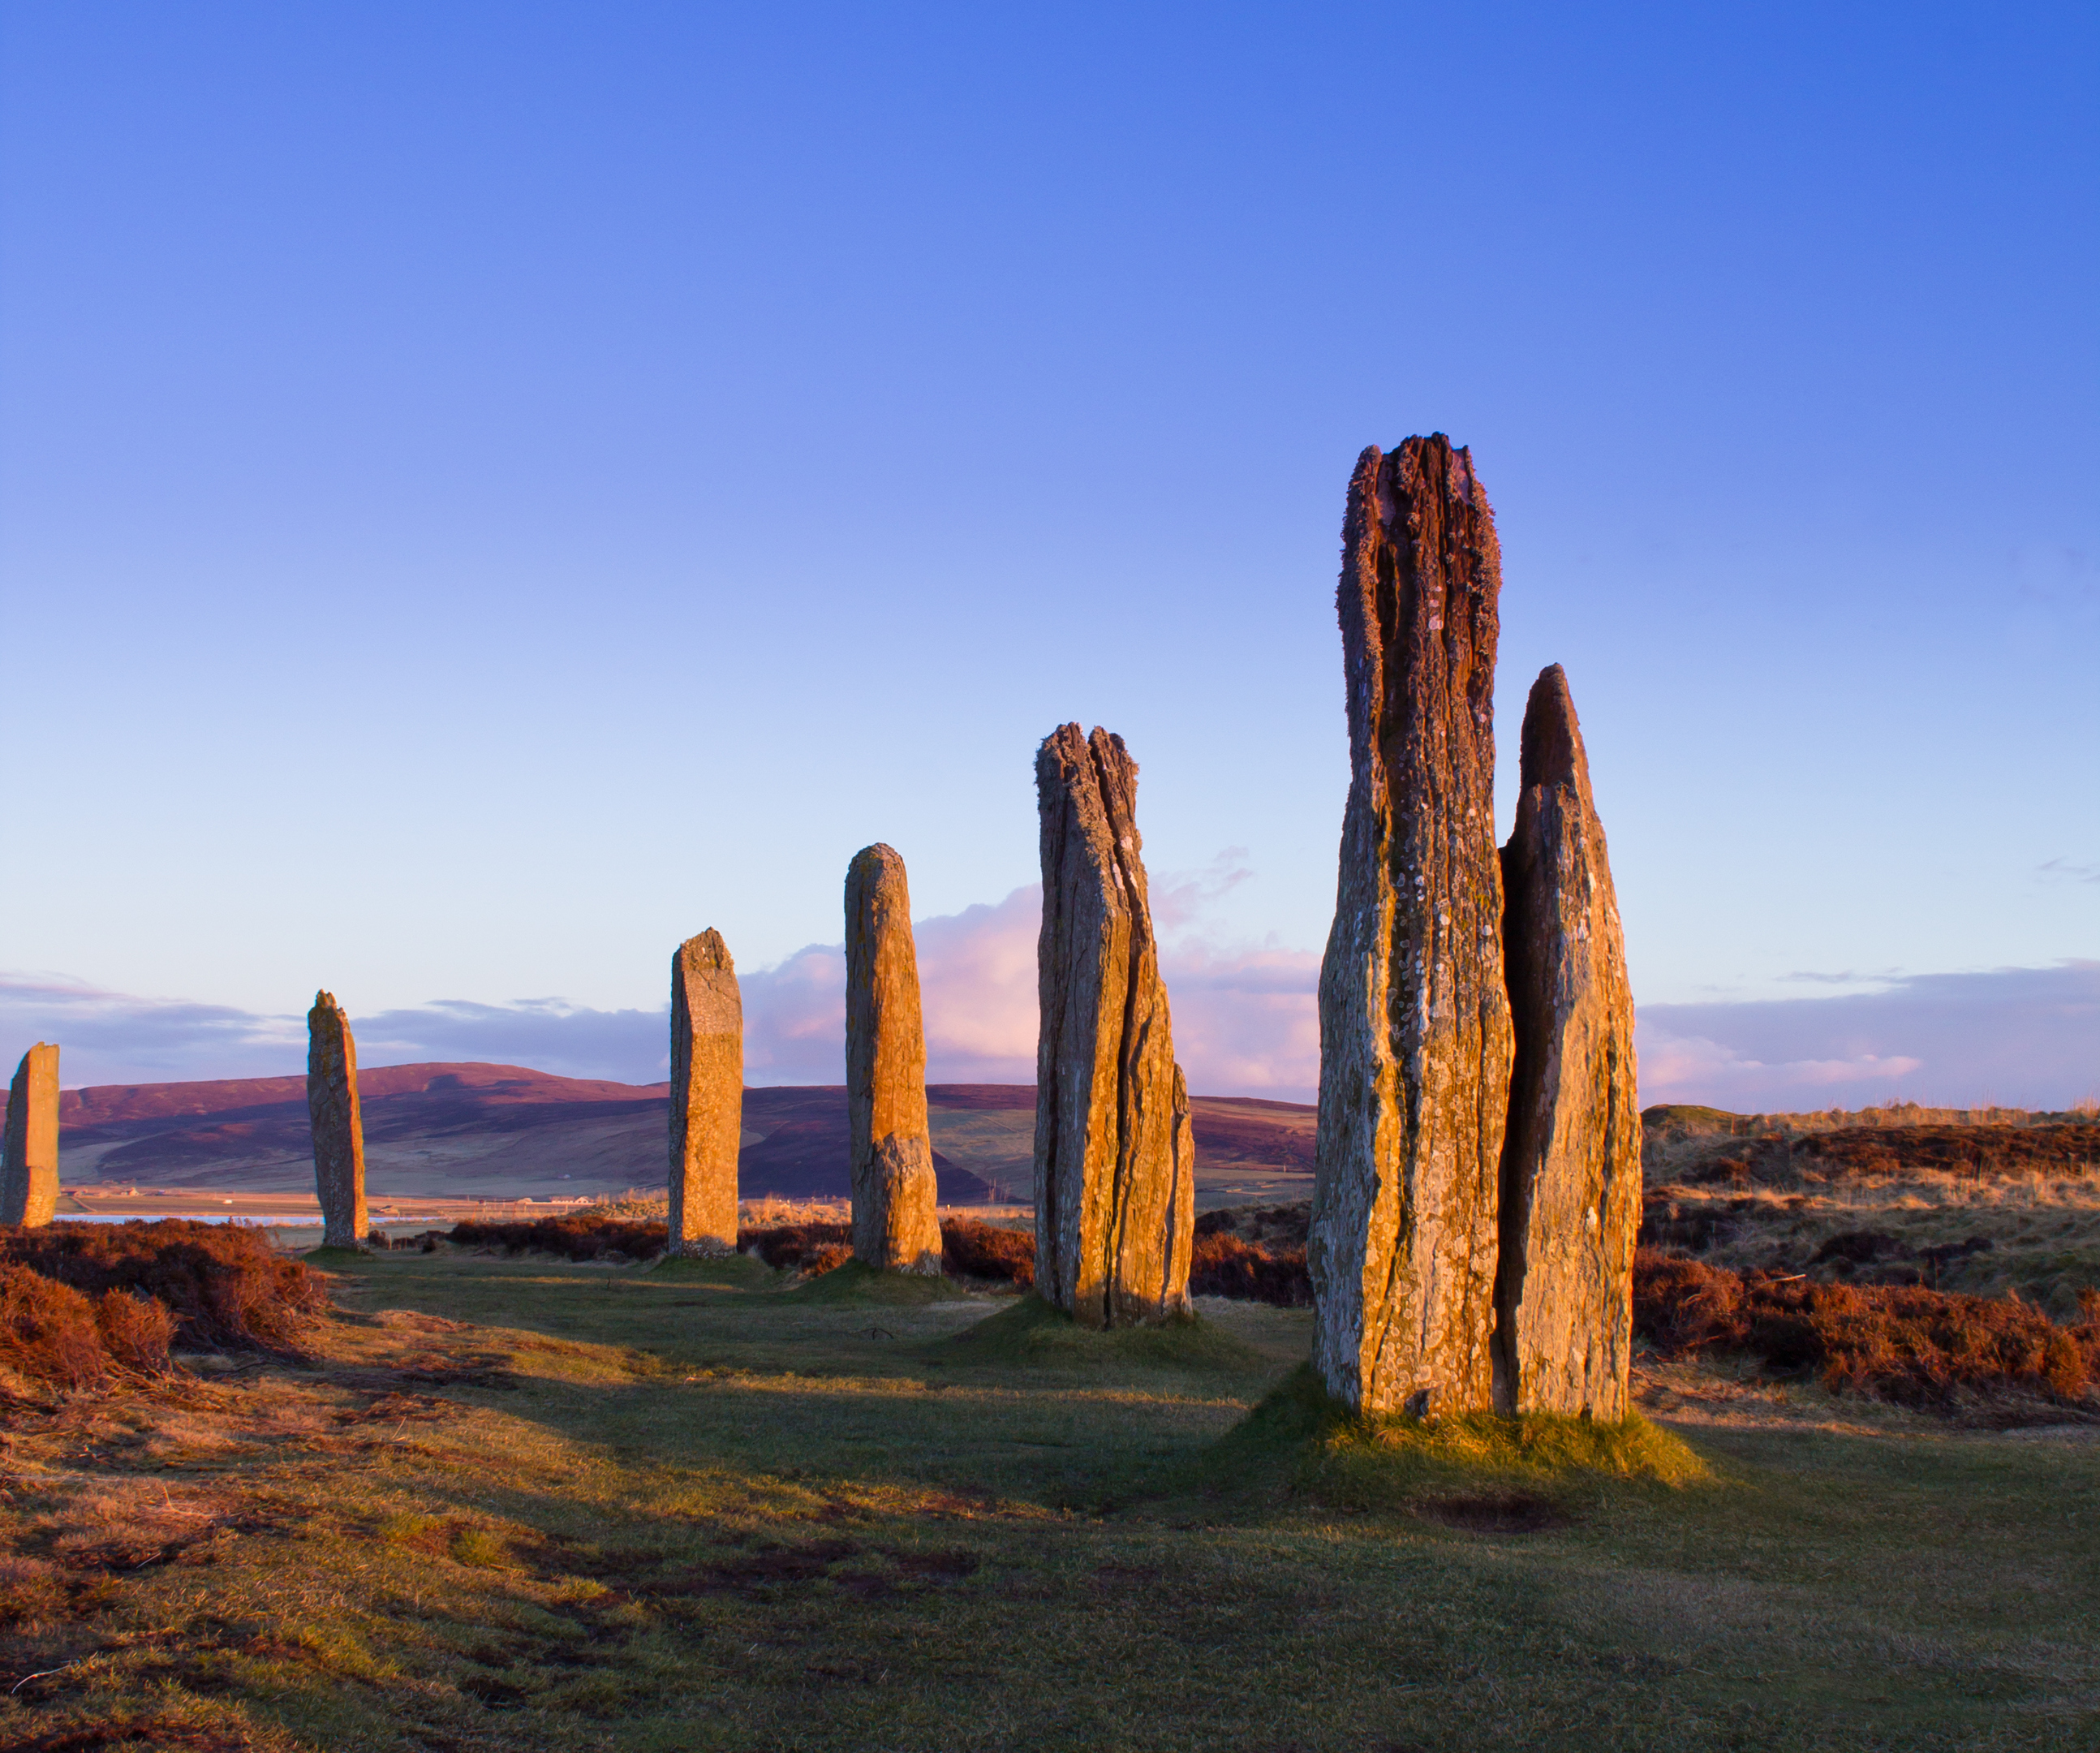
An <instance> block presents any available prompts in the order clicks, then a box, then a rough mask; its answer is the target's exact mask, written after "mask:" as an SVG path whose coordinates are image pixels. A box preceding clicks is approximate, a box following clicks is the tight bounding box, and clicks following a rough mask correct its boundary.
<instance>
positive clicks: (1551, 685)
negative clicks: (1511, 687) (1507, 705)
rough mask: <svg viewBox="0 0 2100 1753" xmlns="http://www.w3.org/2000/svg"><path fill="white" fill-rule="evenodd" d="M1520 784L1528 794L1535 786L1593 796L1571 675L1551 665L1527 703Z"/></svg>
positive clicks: (1542, 672) (1539, 677) (1518, 769)
mask: <svg viewBox="0 0 2100 1753" xmlns="http://www.w3.org/2000/svg"><path fill="white" fill-rule="evenodd" d="M1517 772H1518V783H1519V784H1520V785H1522V787H1523V788H1524V789H1525V790H1526V791H1529V790H1530V789H1531V788H1532V787H1533V786H1534V785H1553V786H1557V787H1559V788H1561V789H1563V790H1567V791H1573V792H1577V793H1580V794H1581V795H1582V797H1583V798H1584V799H1585V800H1587V798H1588V797H1589V795H1590V757H1589V756H1588V755H1587V754H1586V753H1584V751H1583V748H1582V726H1581V725H1580V724H1579V723H1578V722H1577V721H1576V718H1575V700H1574V696H1573V695H1571V694H1570V693H1569V692H1568V673H1567V672H1566V671H1565V670H1564V669H1562V668H1561V667H1560V665H1558V664H1548V665H1546V667H1545V669H1542V670H1540V671H1539V673H1538V679H1537V681H1536V682H1533V683H1532V685H1531V698H1530V699H1529V700H1526V701H1525V702H1524V741H1523V744H1522V753H1521V755H1520V759H1519V762H1518V766H1517Z"/></svg>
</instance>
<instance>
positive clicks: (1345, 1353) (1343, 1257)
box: [1307, 435, 1511, 1414]
mask: <svg viewBox="0 0 2100 1753" xmlns="http://www.w3.org/2000/svg"><path fill="white" fill-rule="evenodd" d="M1342 541H1343V566H1342V578H1341V585H1340V587H1339V591H1338V592H1337V596H1336V602H1337V607H1338V609H1339V616H1340V620H1341V629H1342V656H1343V680H1344V682H1345V685H1346V689H1347V695H1348V722H1349V793H1348V803H1347V806H1346V807H1345V810H1344V812H1343V822H1342V843H1341V854H1340V860H1339V863H1340V870H1339V881H1338V882H1337V885H1336V894H1335V923H1334V926H1333V929H1332V931H1331V933H1330V936H1329V938H1328V943H1327V950H1326V958H1325V960H1324V961H1323V963H1322V965H1321V971H1320V1119H1319V1135H1318V1141H1317V1146H1316V1153H1315V1155H1316V1162H1315V1181H1314V1190H1313V1199H1312V1232H1311V1236H1310V1239H1309V1242H1308V1248H1307V1255H1308V1265H1309V1266H1310V1268H1311V1271H1312V1283H1313V1287H1314V1293H1315V1300H1316V1305H1317V1316H1316V1320H1315V1327H1314V1342H1313V1362H1314V1363H1315V1365H1316V1366H1317V1368H1318V1370H1319V1371H1320V1373H1321V1377H1322V1378H1323V1379H1324V1380H1325V1381H1326V1385H1327V1388H1328V1389H1329V1391H1330V1393H1334V1394H1335V1396H1336V1397H1337V1398H1340V1399H1341V1400H1343V1402H1346V1403H1347V1404H1348V1405H1350V1406H1354V1407H1357V1408H1359V1409H1361V1410H1362V1411H1370V1412H1387V1411H1412V1412H1415V1413H1418V1414H1433V1413H1442V1412H1447V1411H1469V1410H1473V1409H1478V1408H1485V1407H1487V1406H1490V1405H1491V1404H1492V1403H1493V1327H1494V1283H1495V1256H1496V1247H1497V1230H1496V1216H1497V1206H1498V1192H1499V1172H1500V1165H1501V1159H1502V1132H1503V1124H1504V1120H1505V1117H1506V1113H1507V1104H1508V1099H1509V1076H1510V1061H1511V1028H1510V1016H1509V997H1508V993H1507V990H1506V988H1505V987H1504V984H1503V979H1502V879H1501V867H1500V863H1499V862H1498V856H1497V851H1496V846H1495V838H1494V768H1495V750H1494V724H1493V704H1494V675H1495V645H1496V639H1497V636H1498V611H1497V599H1498V597H1499V595H1500V594H1501V588H1502V560H1501V553H1500V550H1499V548H1498V544H1497V542H1496V539H1495V528H1494V514H1493V510H1491V509H1490V507H1489V504H1488V499H1487V495H1486V493H1485V492H1484V491H1483V490H1482V488H1481V486H1480V481H1479V479H1477V477H1476V475H1474V472H1473V466H1472V459H1471V457H1470V456H1469V455H1468V453H1467V452H1466V451H1464V450H1462V449H1454V448H1453V447H1452V446H1451V444H1450V443H1449V440H1448V439H1445V438H1444V437H1443V436H1442V435H1435V436H1432V437H1429V438H1411V439H1408V440H1407V441H1406V442H1405V444H1401V446H1400V447H1399V448H1397V449H1396V450H1394V451H1392V453H1389V454H1387V453H1381V452H1380V451H1379V449H1378V448H1376V447H1375V446H1374V447H1372V448H1370V449H1367V450H1365V452H1364V453H1363V454H1362V456H1361V457H1359V458H1358V460H1357V469H1356V473H1355V475H1354V477H1353V478H1352V479H1351V481H1350V483H1349V495H1348V513H1347V516H1346V519H1345V521H1344V523H1343V536H1342Z"/></svg>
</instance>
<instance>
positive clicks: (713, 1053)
mask: <svg viewBox="0 0 2100 1753" xmlns="http://www.w3.org/2000/svg"><path fill="white" fill-rule="evenodd" d="M742 1136H743V993H742V992H741V991H740V990H739V988H738V986H737V983H736V964H735V962H734V961H732V960H730V953H729V946H728V945H727V944H726V943H723V942H722V937H721V933H720V932H719V931H715V930H712V929H709V930H707V931H703V932H702V933H701V934H699V936H698V937H696V938H686V941H685V942H684V943H682V944H680V945H679V946H678V949H677V954H675V955H674V956H672V958H671V1239H670V1252H672V1253H673V1254H734V1253H735V1252H736V1157H737V1146H738V1142H739V1139H740V1138H741V1137H742Z"/></svg>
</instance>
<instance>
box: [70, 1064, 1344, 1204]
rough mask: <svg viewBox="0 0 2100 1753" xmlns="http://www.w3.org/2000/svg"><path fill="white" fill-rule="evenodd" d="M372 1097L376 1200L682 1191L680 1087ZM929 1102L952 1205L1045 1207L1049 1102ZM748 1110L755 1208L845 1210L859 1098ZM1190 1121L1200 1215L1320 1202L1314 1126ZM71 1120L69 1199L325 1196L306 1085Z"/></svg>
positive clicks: (437, 1069) (439, 1089) (107, 1093)
mask: <svg viewBox="0 0 2100 1753" xmlns="http://www.w3.org/2000/svg"><path fill="white" fill-rule="evenodd" d="M357 1084H358V1093H359V1096H360V1100H361V1102H362V1106H363V1108H364V1140H365V1159H366V1177H367V1184H368V1187H369V1188H370V1190H371V1191H372V1192H373V1194H375V1195H377V1196H381V1197H403V1196H407V1197H417V1196H423V1197H432V1198H435V1197H449V1198H487V1199H521V1198H527V1197H531V1198H546V1197H549V1196H552V1195H560V1194H593V1195H595V1194H610V1193H616V1192H619V1191H620V1190H624V1189H625V1188H628V1187H633V1186H661V1185H662V1183H663V1181H664V1177H665V1131H666V1119H667V1112H668V1106H669V1102H670V1086H669V1085H668V1084H620V1083H613V1082H610V1081H606V1080H593V1079H586V1078H569V1077H561V1076H558V1075H554V1073H552V1072H547V1071H533V1070H532V1069H531V1068H530V1067H528V1066H512V1065H485V1064H479V1063H437V1064H421V1065H402V1066H361V1067H360V1068H359V1071H358V1075H357ZM926 1097H927V1107H928V1113H929V1119H930V1120H931V1123H932V1127H933V1147H934V1148H933V1160H934V1168H935V1172H937V1175H938V1176H939V1177H940V1184H941V1198H942V1201H943V1202H944V1203H950V1204H958V1203H976V1202H984V1201H990V1202H995V1203H996V1202H1004V1201H1008V1200H1014V1199H1021V1200H1025V1199H1027V1198H1028V1197H1029V1196H1030V1191H1029V1190H1030V1178H1031V1173H1032V1161H1033V1156H1034V1151H1035V1086H1034V1085H1033V1084H930V1085H929V1086H928V1088H927V1091H926ZM743 1100H744V1106H743V1122H744V1131H743V1150H742V1153H741V1156H740V1158H739V1178H740V1180H741V1181H742V1184H743V1191H744V1193H745V1194H746V1195H747V1196H748V1197H754V1198H756V1197H765V1196H771V1197H774V1198H781V1199H843V1198H845V1196H846V1194H847V1193H848V1191H849V1183H848V1177H847V1154H848V1148H849V1145H848V1138H849V1134H848V1129H847V1117H846V1101H845V1086H844V1085H842V1084H782V1085H774V1086H772V1087H770V1088H748V1089H746V1090H745V1092H744V1098H743ZM1191 1106H1192V1107H1193V1111H1194V1119H1195V1129H1196V1155H1197V1178H1198V1200H1199V1203H1229V1202H1232V1201H1234V1200H1244V1199H1248V1198H1264V1197H1265V1198H1271V1199H1293V1198H1302V1197H1304V1195H1305V1194H1307V1193H1308V1192H1309V1191H1310V1189H1311V1176H1312V1134H1313V1123H1314V1118H1315V1111H1314V1110H1313V1109H1312V1108H1311V1107H1308V1106H1301V1105H1299V1104H1296V1103H1291V1102H1270V1101H1266V1100H1263V1099H1260V1098H1256V1097H1208V1096H1206V1097H1195V1098H1194V1099H1193V1102H1192V1104H1191ZM59 1118H60V1176H61V1178H62V1180H64V1182H65V1183H66V1184H67V1185H68V1186H86V1185H90V1184H100V1185H103V1186H111V1185H117V1186H152V1187H156V1188H167V1189H174V1188H185V1189H187V1188H197V1189H202V1188H205V1187H210V1188H214V1189H224V1190H239V1191H245V1192H255V1193H305V1192H309V1191H311V1188H312V1186H313V1162H312V1157H311V1139H310V1137H309V1135H308V1132H307V1093H306V1080H305V1079H304V1078H303V1077H260V1078H237V1079H220V1080H204V1081H198V1082H194V1083H168V1084H102V1085H95V1086H90V1087H89V1088H83V1089H73V1090H68V1091H65V1092H64V1094H63V1095H62V1096H61V1097H60V1110H59Z"/></svg>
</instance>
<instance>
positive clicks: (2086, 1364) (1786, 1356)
mask: <svg viewBox="0 0 2100 1753" xmlns="http://www.w3.org/2000/svg"><path fill="white" fill-rule="evenodd" d="M2085 1315H2086V1318H2085V1319H2084V1320H2082V1321H2080V1322H2078V1323H2077V1324H2076V1325H2075V1326H2071V1327H2059V1326H2058V1325H2057V1324H2056V1323H2055V1322H2052V1321H2051V1320H2050V1319H2049V1317H2048V1316H2047V1315H2045V1314H2042V1313H2041V1312H2040V1310H2039V1309H2031V1308H2029V1307H2027V1305H2025V1304H2024V1303H2021V1302H2018V1301H2016V1300H2006V1299H2004V1298H1999V1297H1982V1296H1961V1295H1959V1294H1957V1293H1954V1292H1946V1291H1932V1290H1926V1289H1924V1288H1922V1287H1917V1286H1908V1287H1907V1286H1899V1285H1855V1284H1821V1283H1815V1281H1814V1280H1812V1279H1809V1278H1802V1277H1793V1276H1789V1277H1775V1276H1772V1275H1770V1274H1764V1273H1751V1274H1739V1273H1734V1272H1730V1271H1727V1270H1726V1269H1723V1268H1720V1267H1717V1266H1710V1265H1701V1263H1700V1262H1699V1261H1696V1260H1689V1259H1685V1258H1683V1257H1679V1256H1669V1255H1665V1254H1663V1253H1661V1252H1658V1251H1657V1250H1655V1249H1652V1248H1643V1249H1641V1250H1640V1251H1639V1252H1638V1253H1637V1254H1636V1256H1635V1261H1634V1326H1635V1332H1636V1333H1637V1334H1638V1336H1639V1337H1640V1338H1641V1339H1643V1340H1646V1341H1647V1342H1648V1344H1649V1345H1652V1346H1653V1347H1654V1348H1655V1349H1657V1351H1659V1352H1660V1353H1662V1355H1664V1356H1665V1357H1673V1358H1674V1357H1683V1356H1687V1355H1689V1354H1691V1353H1696V1352H1701V1351H1709V1350H1725V1351H1736V1352H1745V1353H1749V1354H1750V1355H1752V1356H1754V1357H1755V1358H1758V1360H1759V1361H1760V1362H1762V1363H1763V1364H1765V1365H1766V1366H1767V1367H1769V1368H1771V1369H1774V1370H1777V1371H1788V1372H1806V1373H1812V1374H1813V1375H1815V1377H1816V1378H1817V1379H1818V1380H1820V1383H1821V1384H1822V1385H1823V1386H1824V1388H1825V1389H1829V1390H1831V1391H1833V1392H1849V1393H1866V1394H1874V1395H1878V1396H1881V1397H1882V1398H1886V1399H1890V1400H1894V1401H1897V1402H1904V1403H1908V1404H1913V1405H1928V1406H1953V1405H1956V1404H1957V1403H1958V1402H1959V1401H1960V1399H1961V1397H1962V1396H1963V1395H1964V1393H1965V1392H1966V1393H1968V1394H1970V1395H1975V1394H1983V1395H1987V1396H1988V1395H2005V1394H2015V1395H2021V1394H2035V1395H2043V1396H2046V1397H2047V1398H2050V1399H2052V1400H2054V1401H2056V1402H2060V1403H2063V1404H2066V1405H2076V1404H2078V1403H2080V1402H2087V1401H2089V1398H2090V1397H2091V1395H2092V1391H2093V1388H2094V1387H2095V1385H2096V1384H2097V1383H2100V1319H2096V1318H2095V1317H2096V1316H2100V1293H2092V1292H2089V1293H2088V1296H2087V1301H2086V1309H2085ZM2091 1410H2092V1411H2093V1412H2094V1413H2095V1414H2096V1415H2100V1404H2094V1405H2093V1406H2092V1407H2091Z"/></svg>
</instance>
